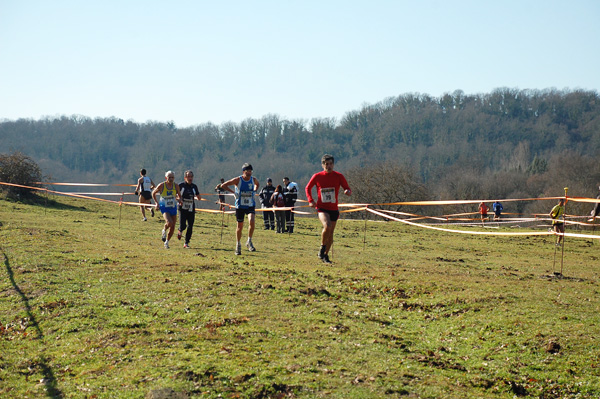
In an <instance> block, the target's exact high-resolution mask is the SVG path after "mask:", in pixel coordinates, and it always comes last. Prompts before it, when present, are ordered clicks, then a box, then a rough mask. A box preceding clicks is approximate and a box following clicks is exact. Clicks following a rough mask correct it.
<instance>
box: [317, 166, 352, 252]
mask: <svg viewBox="0 0 600 399" xmlns="http://www.w3.org/2000/svg"><path fill="white" fill-rule="evenodd" d="M333 163H334V159H333V155H329V154H325V155H323V158H321V165H322V166H323V171H322V172H319V173H315V174H314V175H313V177H311V179H310V181H309V182H308V184H307V185H306V199H307V200H308V204H309V205H310V206H311V207H313V208H316V210H317V212H318V214H319V220H320V221H321V224H322V225H323V231H322V232H321V249H320V250H319V259H321V260H322V261H323V262H325V263H331V261H330V260H329V250H330V249H331V245H332V244H333V232H334V230H335V225H336V223H337V220H338V218H339V216H340V212H339V211H338V192H339V190H340V187H342V188H343V189H344V194H346V195H348V196H349V195H351V194H352V190H350V186H349V185H348V182H347V181H346V178H345V177H344V175H342V174H341V173H338V172H335V171H334V170H333ZM314 186H316V187H317V201H316V202H315V201H314V199H313V196H312V188H313V187H314Z"/></svg>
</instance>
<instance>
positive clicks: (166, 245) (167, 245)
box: [165, 240, 169, 249]
mask: <svg viewBox="0 0 600 399" xmlns="http://www.w3.org/2000/svg"><path fill="white" fill-rule="evenodd" d="M165 249H169V241H168V240H167V241H165Z"/></svg>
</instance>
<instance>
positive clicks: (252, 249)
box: [246, 239, 256, 252]
mask: <svg viewBox="0 0 600 399" xmlns="http://www.w3.org/2000/svg"><path fill="white" fill-rule="evenodd" d="M246 247H247V248H248V251H250V252H254V251H256V248H254V245H252V240H251V239H248V242H246Z"/></svg>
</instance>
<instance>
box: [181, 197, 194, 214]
mask: <svg viewBox="0 0 600 399" xmlns="http://www.w3.org/2000/svg"><path fill="white" fill-rule="evenodd" d="M181 209H183V210H184V211H191V210H192V209H194V200H193V199H184V200H183V204H182V205H181Z"/></svg>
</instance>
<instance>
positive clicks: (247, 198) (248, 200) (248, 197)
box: [240, 191, 252, 206]
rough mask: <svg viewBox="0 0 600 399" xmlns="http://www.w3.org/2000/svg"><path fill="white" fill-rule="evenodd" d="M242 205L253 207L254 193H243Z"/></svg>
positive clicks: (241, 196) (241, 195) (241, 197)
mask: <svg viewBox="0 0 600 399" xmlns="http://www.w3.org/2000/svg"><path fill="white" fill-rule="evenodd" d="M240 205H242V206H252V192H248V191H243V192H242V193H241V194H240Z"/></svg>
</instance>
